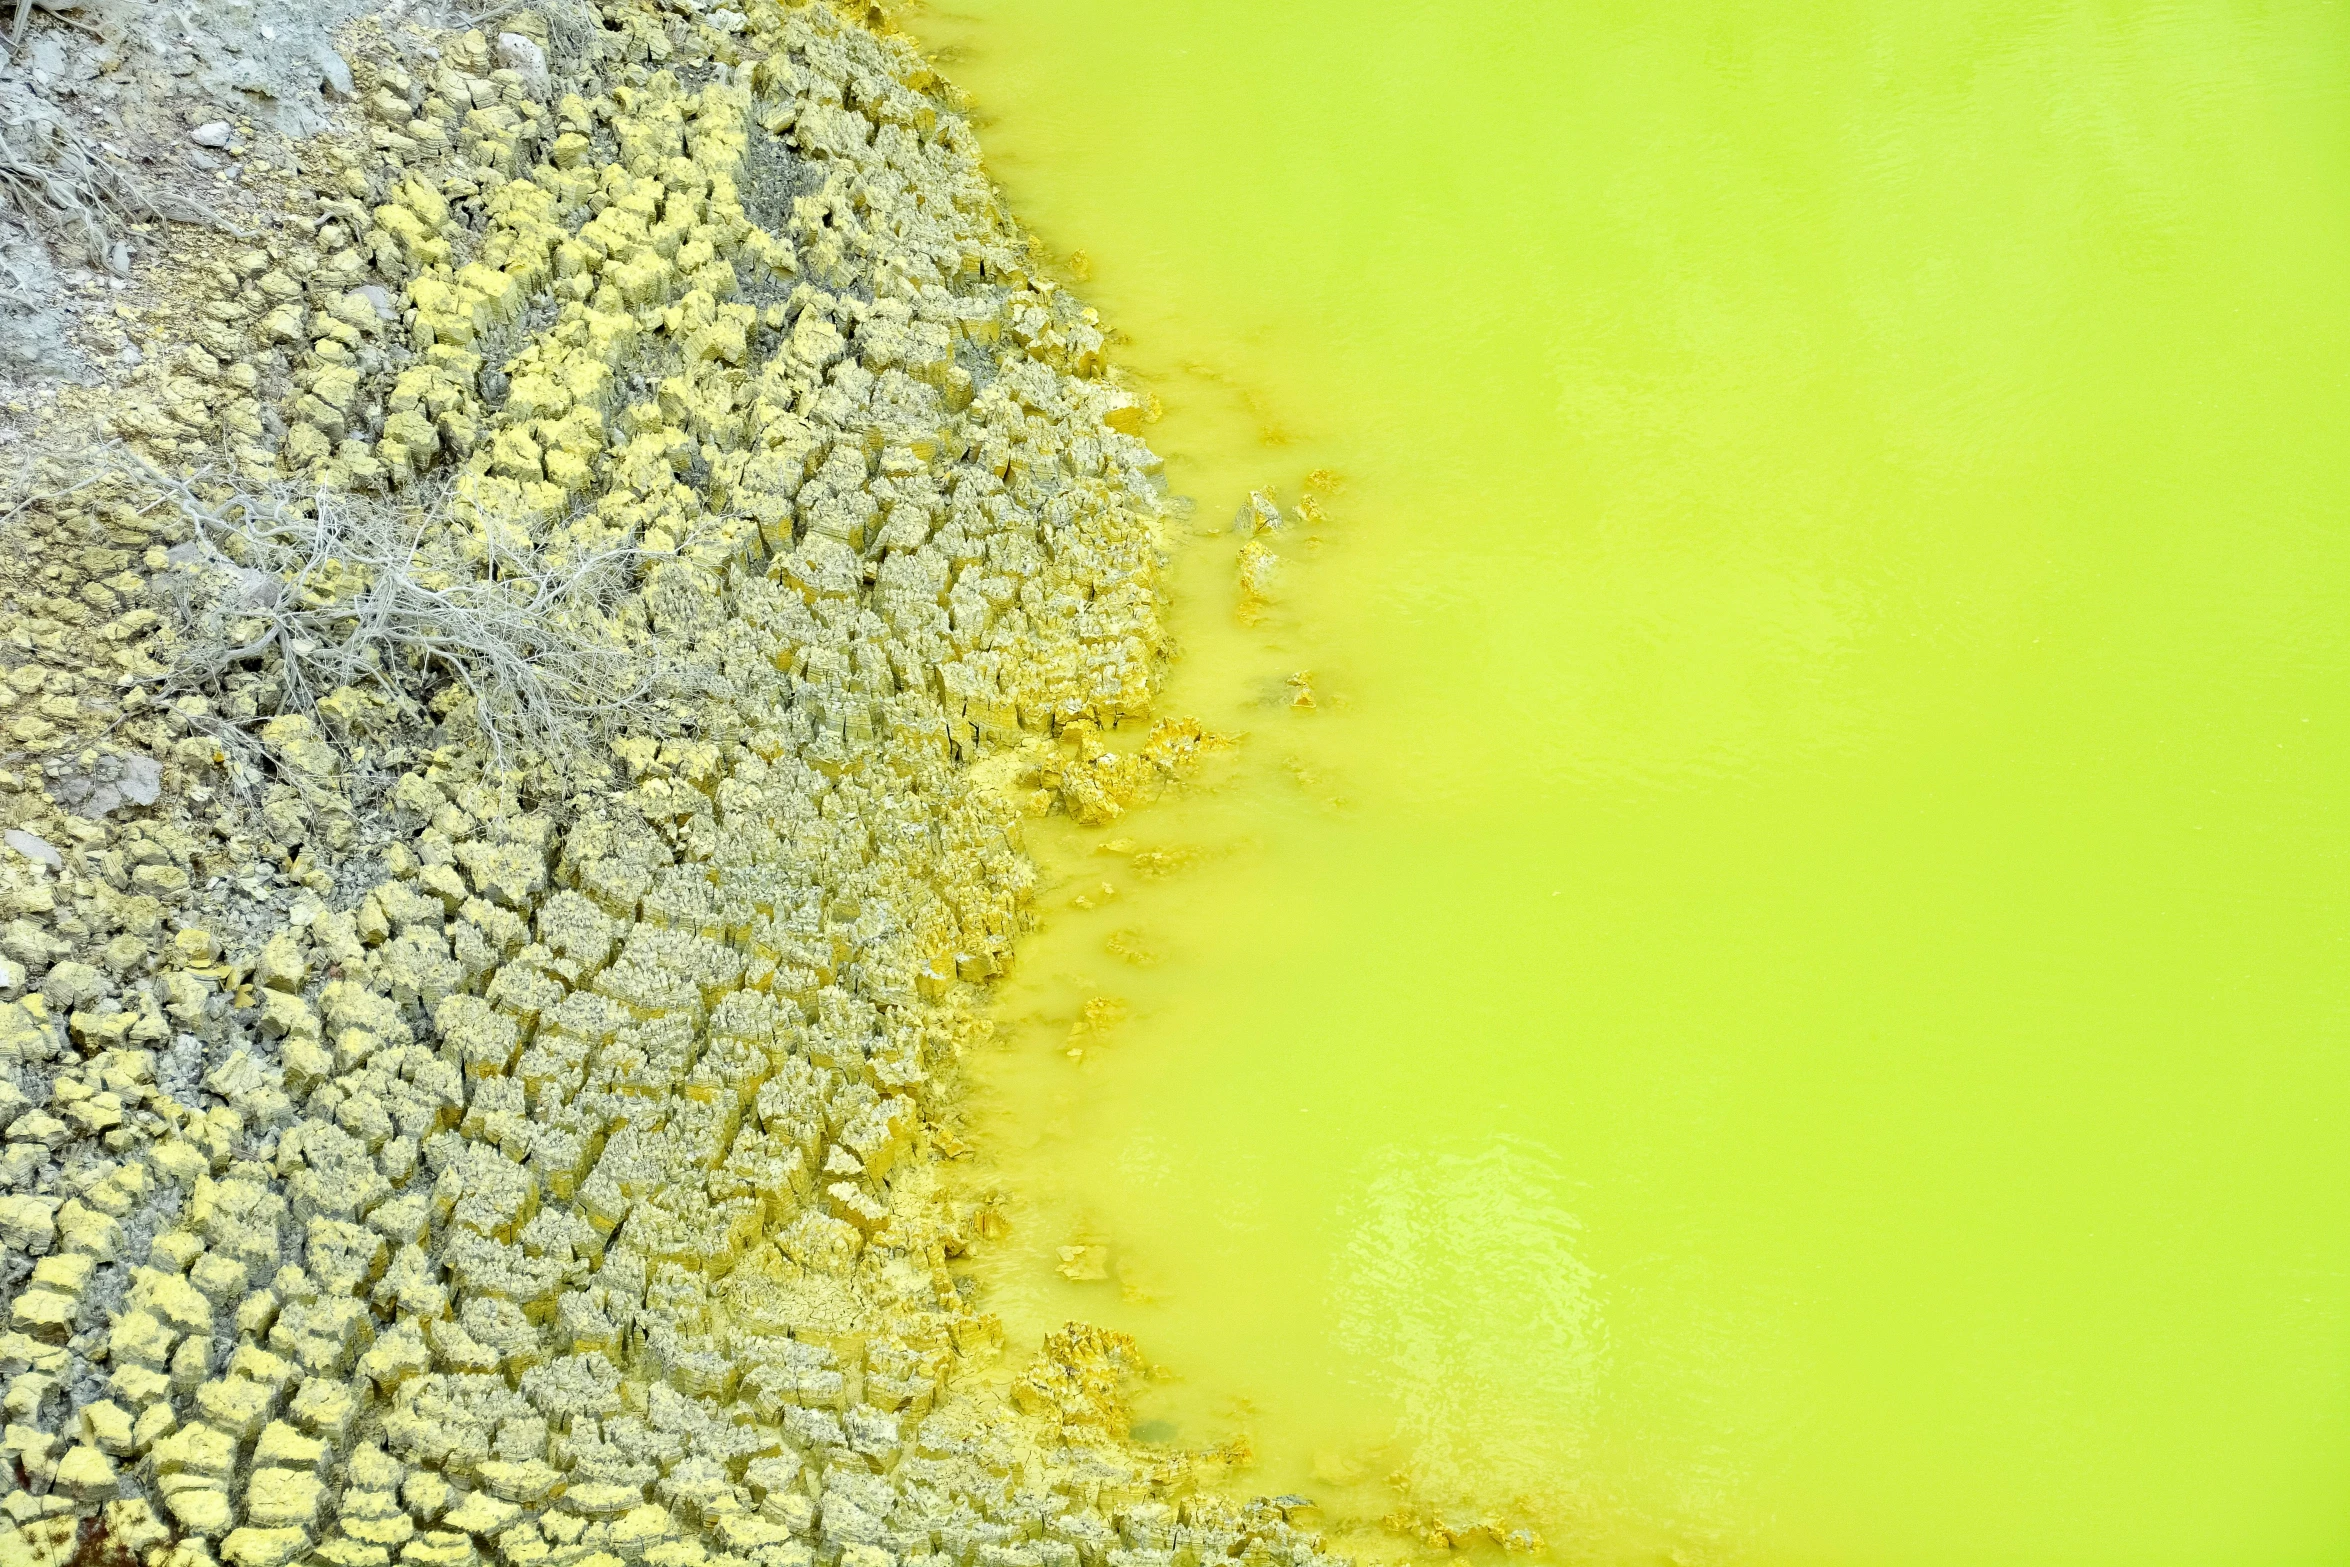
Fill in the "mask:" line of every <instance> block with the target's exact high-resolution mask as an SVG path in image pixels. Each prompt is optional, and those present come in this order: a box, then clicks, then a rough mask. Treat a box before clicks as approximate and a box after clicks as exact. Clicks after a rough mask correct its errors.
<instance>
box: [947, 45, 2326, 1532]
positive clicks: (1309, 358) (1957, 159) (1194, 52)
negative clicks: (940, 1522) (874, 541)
mask: <svg viewBox="0 0 2350 1567" xmlns="http://www.w3.org/2000/svg"><path fill="white" fill-rule="evenodd" d="M909 25H911V26H912V27H913V28H914V29H915V31H916V32H917V34H918V36H919V37H920V38H921V39H922V41H923V42H924V44H925V45H926V46H928V47H931V48H933V49H935V50H937V51H939V52H940V53H941V55H942V58H943V59H944V61H945V62H946V68H947V70H948V71H949V73H950V74H951V75H952V76H953V77H954V78H955V79H956V80H957V81H958V82H959V83H960V84H961V85H962V86H964V87H965V88H967V89H969V90H970V92H971V93H972V95H973V98H974V100H975V102H976V104H977V105H978V108H979V111H980V113H981V116H982V136H983V140H984V142H985V144H986V146H987V148H988V150H989V156H990V159H991V165H990V166H991V169H992V171H993V172H994V173H995V175H996V177H997V178H998V179H999V180H1000V181H1001V182H1002V183H1003V185H1004V186H1005V188H1006V190H1007V192H1008V193H1009V195H1010V197H1011V199H1012V201H1013V203H1014V205H1015V206H1016V207H1017V208H1018V209H1019V210H1020V211H1021V213H1022V214H1023V216H1024V217H1025V218H1026V219H1027V220H1028V221H1029V222H1030V224H1031V225H1032V226H1033V227H1034V228H1035V229H1036V231H1037V232H1038V234H1039V235H1040V237H1041V238H1042V240H1043V242H1044V243H1045V244H1046V245H1047V246H1049V247H1050V248H1051V249H1052V250H1053V251H1054V252H1055V253H1056V254H1058V255H1059V256H1061V257H1063V258H1067V257H1068V256H1069V253H1070V252H1072V251H1077V250H1082V251H1083V252H1084V256H1083V257H1082V258H1081V259H1078V260H1074V261H1068V262H1067V265H1068V267H1069V275H1071V276H1072V277H1074V276H1077V275H1084V276H1085V278H1086V281H1084V282H1083V283H1082V284H1081V285H1078V286H1080V287H1081V288H1082V290H1083V292H1084V293H1085V294H1086V296H1087V298H1088V299H1089V300H1090V301H1091V302H1092V303H1094V304H1096V305H1098V306H1099V307H1100V308H1101V309H1102V312H1103V315H1104V318H1105V320H1106V321H1108V322H1109V323H1110V324H1112V325H1115V326H1117V327H1119V328H1121V329H1123V331H1124V332H1125V333H1126V334H1127V336H1128V337H1129V338H1130V342H1128V343H1127V344H1126V345H1125V346H1124V347H1123V349H1122V350H1121V353H1122V360H1123V363H1124V364H1125V365H1127V366H1128V367H1130V368H1131V369H1132V371H1134V372H1135V373H1136V374H1137V375H1138V376H1140V377H1141V378H1142V383H1141V384H1144V385H1146V386H1147V387H1148V388H1149V389H1150V390H1151V391H1152V392H1153V393H1155V395H1156V396H1157V397H1158V398H1159V399H1160V401H1161V403H1162V404H1163V406H1164V409H1165V417H1164V418H1163V420H1161V421H1160V422H1158V423H1156V424H1154V425H1153V426H1151V427H1150V428H1149V429H1148V430H1147V431H1146V432H1145V433H1146V434H1148V435H1149V436H1150V438H1151V439H1152V440H1153V441H1154V443H1155V444H1157V445H1158V446H1159V447H1160V448H1161V449H1162V450H1163V451H1165V452H1167V453H1168V454H1169V457H1170V466H1169V473H1170V477H1171V481H1172V483H1173V485H1174V487H1175V489H1176V490H1177V491H1179V492H1182V493H1184V494H1188V495H1190V496H1193V497H1196V498H1197V501H1198V509H1197V510H1196V511H1195V512H1194V513H1193V514H1192V515H1191V516H1190V518H1189V520H1188V521H1187V522H1185V523H1184V524H1183V528H1182V531H1183V532H1185V533H1186V534H1187V535H1188V536H1189V537H1188V540H1187V542H1186V543H1185V544H1184V545H1183V546H1182V550H1181V553H1180V555H1179V557H1178V560H1177V564H1176V567H1175V571H1174V577H1173V584H1174V586H1173V608H1172V611H1171V615H1172V624H1173V626H1174V629H1175V631H1176V633H1177V635H1178V638H1179V641H1180V644H1181V656H1180V658H1179V660H1178V662H1177V664H1176V666H1175V668H1174V672H1173V674H1172V676H1171V681H1170V688H1169V692H1168V697H1167V702H1166V704H1165V707H1166V710H1168V711H1179V712H1186V713H1190V714H1194V715H1196V716H1198V717H1200V718H1201V719H1203V720H1204V721H1206V722H1207V723H1208V725H1209V726H1210V727H1211V728H1212V729H1215V730H1219V731H1222V732H1226V733H1231V734H1236V735H1242V736H1244V738H1243V739H1242V740H1241V741H1240V743H1239V744H1238V745H1237V747H1236V748H1235V749H1233V750H1231V751H1229V752H1227V753H1223V754H1221V755H1219V756H1217V757H1215V758H1213V759H1212V761H1211V764H1210V766H1209V767H1208V768H1207V769H1205V770H1204V771H1203V773H1202V774H1201V775H1200V778H1199V780H1198V782H1197V783H1196V784H1195V785H1194V786H1193V787H1191V788H1190V789H1189V790H1188V791H1187V792H1185V793H1183V794H1182V795H1181V796H1180V797H1176V798H1171V799H1168V800H1164V801H1161V802H1160V803H1158V804H1155V805H1151V806H1149V807H1147V808H1143V809H1140V810H1137V811H1135V812H1134V813H1132V814H1130V815H1128V816H1127V817H1125V818H1123V819H1121V820H1119V821H1117V822H1115V823H1113V824H1110V825H1108V826H1103V827H1096V828H1086V827H1081V826H1078V825H1076V824H1075V823H1073V822H1071V821H1070V820H1069V819H1068V818H1066V817H1065V816H1059V815H1056V816H1053V817H1051V818H1048V819H1044V820H1041V821H1038V822H1036V823H1034V824H1032V831H1031V833H1030V841H1031V845H1032V847H1033V849H1034V850H1035V851H1036V853H1037V854H1038V855H1039V857H1040V859H1041V860H1042V862H1043V863H1044V865H1045V867H1046V871H1047V875H1046V879H1045V885H1044V888H1043V890H1042V892H1041V893H1040V904H1039V910H1040V914H1041V922H1040V928H1039V930H1038V931H1037V933H1036V934H1035V935H1034V937H1033V938H1032V939H1031V940H1030V942H1029V944H1028V946H1027V947H1026V949H1025V951H1024V954H1023V957H1022V961H1021V966H1020V968H1019V969H1018V971H1017V972H1016V973H1015V974H1014V975H1013V976H1012V977H1011V979H1010V980H1009V981H1008V982H1007V984H1006V985H1005V987H1004V990H1003V994H1002V997H1001V1001H1000V1006H999V1009H998V1017H999V1029H998V1033H997V1035H996V1037H995V1039H994V1041H993V1042H992V1044H991V1045H990V1046H989V1048H987V1049H985V1050H983V1051H982V1052H980V1053H979V1055H977V1056H976V1057H975V1058H974V1061H973V1071H974V1074H975V1080H976V1082H977V1085H978V1088H977V1092H978V1100H977V1105H978V1114H977V1119H976V1123H975V1124H976V1125H977V1127H978V1135H977V1136H976V1137H975V1138H974V1141H975V1142H976V1143H977V1144H978V1146H979V1147H980V1150H981V1152H980V1154H979V1156H978V1158H977V1159H976V1160H974V1161H973V1163H972V1165H971V1166H970V1167H969V1168H970V1170H971V1180H972V1181H973V1183H974V1188H975V1190H976V1189H979V1188H984V1187H989V1186H991V1184H992V1186H993V1187H994V1188H1000V1190H1001V1191H1002V1192H1003V1193H1005V1194H1006V1196H1005V1198H1004V1205H1003V1207H1002V1210H1001V1215H1002V1217H1003V1218H1004V1220H1005V1221H1006V1222H1007V1223H1008V1225H1009V1231H1008V1233H1006V1234H1003V1235H1002V1237H1001V1238H1000V1239H999V1240H997V1241H996V1242H994V1243H993V1244H992V1245H991V1246H990V1247H988V1248H987V1249H986V1251H985V1254H984V1255H983V1256H982V1258H981V1261H980V1267H981V1270H982V1273H983V1276H984V1278H985V1280H986V1283H987V1285H988V1288H989V1292H990V1293H989V1299H990V1301H991V1302H992V1303H993V1305H994V1307H995V1309H998V1310H1000V1311H1001V1312H1003V1313H1004V1315H1005V1318H1006V1322H1007V1326H1008V1328H1009V1330H1010V1332H1011V1336H1012V1339H1013V1340H1014V1342H1015V1345H1018V1344H1020V1343H1021V1342H1023V1341H1025V1342H1026V1343H1029V1344H1033V1342H1034V1339H1035V1337H1036V1336H1037V1335H1038V1334H1040V1333H1041V1332H1042V1331H1043V1330H1044V1329H1045V1328H1046V1327H1048V1326H1052V1325H1056V1324H1057V1323H1059V1322H1060V1321H1062V1320H1065V1319H1067V1318H1070V1317H1084V1318H1087V1319H1089V1320H1092V1321H1095V1322H1100V1323H1103V1324H1106V1325H1110V1326H1115V1327H1118V1328H1121V1329H1123V1330H1126V1331H1128V1332H1131V1333H1133V1334H1134V1335H1136V1337H1137V1338H1138V1339H1139V1341H1140V1342H1141V1343H1142V1345H1143V1347H1144V1349H1145V1350H1146V1352H1147V1353H1148V1354H1149V1355H1150V1356H1151V1358H1152V1359H1154V1360H1155V1361H1157V1362H1160V1363H1162V1364H1163V1365H1164V1366H1166V1367H1167V1368H1169V1370H1170V1372H1171V1374H1172V1376H1173V1379H1172V1380H1169V1381H1166V1382H1164V1383H1163V1384H1160V1385H1158V1386H1155V1387H1154V1388H1152V1389H1151V1390H1150V1391H1149V1392H1148V1393H1147V1394H1146V1395H1145V1396H1144V1398H1143V1400H1142V1404H1141V1407H1140V1409H1139V1411H1138V1414H1139V1419H1140V1421H1141V1424H1140V1425H1139V1427H1138V1430H1139V1432H1140V1434H1141V1435H1143V1436H1144V1437H1146V1438H1152V1439H1155V1440H1160V1441H1164V1442H1166V1443H1168V1444H1170V1445H1171V1446H1174V1447H1185V1448H1195V1449H1196V1448H1203V1447H1210V1446H1214V1445H1217V1444H1224V1443H1230V1442H1231V1441H1233V1439H1234V1438H1236V1437H1238V1436H1241V1435H1243V1434H1245V1436H1246V1438H1247V1445H1248V1446H1249V1448H1250V1449H1252V1450H1253V1454H1254V1466H1253V1467H1252V1468H1245V1469H1236V1470H1235V1471H1234V1473H1233V1474H1232V1477H1231V1484H1233V1485H1234V1486H1236V1487H1239V1488H1242V1489H1247V1490H1258V1491H1296V1492H1300V1493H1303V1494H1305V1495H1309V1496H1312V1497H1314V1498H1315V1499H1316V1500H1317V1501H1319V1502H1320V1503H1321V1504H1322V1507H1323V1517H1324V1520H1325V1522H1327V1523H1329V1524H1331V1525H1332V1526H1333V1527H1334V1528H1337V1529H1339V1530H1340V1531H1341V1533H1342V1534H1343V1533H1344V1532H1345V1531H1346V1530H1347V1529H1348V1528H1349V1527H1351V1524H1352V1523H1353V1522H1354V1521H1368V1522H1373V1523H1375V1521H1376V1520H1377V1519H1378V1518H1379V1517H1381V1516H1382V1515H1384V1514H1397V1515H1399V1518H1398V1521H1399V1523H1405V1524H1409V1525H1410V1527H1411V1528H1412V1529H1414V1530H1416V1531H1417V1532H1418V1533H1420V1534H1421V1535H1423V1536H1425V1535H1427V1534H1429V1533H1430V1532H1431V1530H1433V1529H1436V1528H1445V1527H1450V1528H1453V1529H1455V1530H1456V1532H1459V1531H1466V1533H1465V1539H1466V1540H1467V1541H1468V1542H1471V1543H1473V1542H1475V1541H1478V1540H1483V1539H1489V1538H1490V1536H1488V1535H1482V1534H1478V1533H1476V1532H1475V1531H1474V1530H1471V1529H1470V1527H1469V1526H1470V1525H1473V1524H1475V1523H1476V1522H1477V1521H1478V1520H1480V1519H1490V1520H1492V1521H1494V1523H1495V1524H1496V1525H1497V1526H1499V1527H1500V1528H1501V1531H1502V1532H1506V1531H1507V1529H1508V1528H1516V1527H1519V1526H1530V1527H1533V1528H1536V1529H1538V1530H1539V1532H1540V1533H1541V1534H1542V1535H1543V1536H1544V1538H1545V1539H1546V1540H1547V1541H1548V1550H1549V1552H1550V1554H1551V1555H1553V1556H1554V1557H1557V1558H1560V1559H1574V1560H1593V1561H1601V1562H1613V1561H1650V1560H1676V1561H1714V1560H1743V1561H1756V1562H1810V1561H1834V1562H1855V1563H1894V1562H1913V1561H1914V1562H1988V1561H2047V1562H2131V1563H2147V1562H2195V1563H2203V1562H2245V1563H2284V1562H2338V1561H2342V1560H2345V1559H2350V1427H2346V1425H2345V1421H2346V1420H2350V1309H2346V1308H2350V1273H2346V1266H2350V1008H2346V992H2345V974H2346V972H2350V943H2346V940H2345V938H2346V937H2350V840H2346V835H2345V811H2344V806H2345V793H2346V790H2350V728H2346V726H2350V455H2346V454H2350V390H2346V389H2350V330H2346V327H2350V12H2345V10H2344V8H2343V7H2342V6H2341V5H2339V4H2337V3H2320V0H2272V3H2266V4H2256V3H2242V4H2227V3H2210V4H2184V3H2171V4H2159V5H2142V6H2128V5H2111V4H2104V3H2084V0H2045V3H2030V4H2026V3H2015V0H2001V3H1996V4H1980V3H1978V4H1964V3H1961V4H1949V5H1903V4H1891V5H1874V6H1861V5H1850V4H1843V3H1830V4H1821V5H1806V6H1764V5H1757V4H1751V3H1736V0H1699V3H1697V4H1692V5H1678V6H1657V5H1637V4H1629V3H1616V0H1595V3H1582V0H1577V3H1564V4H1557V3H1554V4H1540V5H1536V4H1526V3H1519V0H1501V3H1496V4H1488V5H1481V6H1468V5H1431V4H1425V3H1418V4H1407V3H1401V0H1374V3H1364V0H1353V3H1349V4H1344V5H1341V4H1334V3H1328V0H1296V3H1292V4H1289V5H1279V6H1274V5H1265V4H1261V3H1254V0H1252V3H1246V4H1244V3H1240V0H1129V3H1127V4H1123V5H1118V6H1103V5H1099V4H1088V3H1080V0H939V3H938V4H935V5H933V6H932V7H931V8H930V9H928V10H926V11H922V12H918V13H916V14H915V15H914V16H913V17H912V18H911V19H910V23H909ZM1316 470H1321V471H1322V474H1323V476H1322V477H1321V478H1320V479H1318V480H1316V481H1314V485H1313V487H1312V488H1308V486H1307V476H1308V475H1309V474H1310V473H1313V472H1315V471H1316ZM1266 486H1273V487H1275V488H1276V489H1277V492H1278V493H1277V499H1278V500H1279V502H1280V504H1281V505H1282V507H1283V508H1284V510H1285V511H1286V512H1288V513H1289V516H1288V518H1287V521H1286V525H1285V526H1283V527H1282V528H1280V529H1279V530H1277V531H1273V532H1269V533H1266V534H1264V535H1262V538H1261V542H1262V543H1263V544H1266V545H1269V546H1270V547H1271V548H1272V549H1273V551H1274V552H1275V553H1276V554H1277V555H1278V557H1279V559H1280V565H1279V568H1278V576H1277V580H1276V581H1275V582H1273V584H1272V586H1273V589H1274V591H1275V592H1276V593H1277V595H1278V597H1277V599H1276V601H1275V602H1273V603H1271V604H1270V605H1268V606H1265V607H1264V608H1262V609H1261V610H1260V611H1258V612H1256V613H1254V614H1247V613H1243V607H1242V605H1241V602H1240V598H1239V595H1238V591H1237V586H1236V554H1237V552H1238V551H1239V549H1240V546H1241V542H1242V535H1240V534H1236V533H1234V532H1233V531H1232V516H1233V512H1234V509H1235V507H1236V506H1238V505H1239V504H1240V503H1241V502H1242V500H1243V499H1244V498H1245V496H1246V493H1247V491H1248V490H1249V489H1250V488H1252V487H1255V488H1263V487H1266ZM1308 498H1310V499H1312V500H1313V501H1314V502H1315V503H1316V505H1315V507H1314V509H1315V510H1317V511H1318V512H1319V514H1320V515H1319V520H1315V519H1314V518H1313V517H1308V516H1300V515H1298V514H1297V507H1298V503H1299V502H1300V501H1301V499H1308ZM1309 671H1310V674H1309V673H1308V672H1309ZM1309 696H1310V700H1311V705H1310V706H1306V705H1300V704H1301V701H1302V700H1304V699H1306V698H1307V697H1309ZM1136 738H1138V737H1131V736H1130V737H1124V738H1123V739H1121V740H1119V741H1118V743H1120V744H1127V745H1131V743H1132V742H1133V740H1134V739H1136ZM1012 1358H1014V1359H1016V1358H1018V1357H1017V1356H1014V1357H1012ZM1228 1451H1229V1452H1231V1454H1232V1455H1233V1456H1234V1457H1235V1458H1236V1459H1237V1458H1238V1457H1239V1456H1240V1455H1239V1450H1238V1449H1237V1448H1230V1449H1228ZM1347 1538H1349V1539H1351V1540H1353V1541H1355V1542H1356V1543H1358V1544H1361V1545H1362V1546H1363V1548H1364V1549H1366V1550H1369V1551H1374V1552H1375V1551H1376V1550H1378V1549H1380V1548H1381V1547H1380V1545H1379V1542H1380V1541H1383V1540H1384V1541H1388V1542H1390V1545H1395V1544H1397V1543H1398V1539H1399V1537H1397V1536H1394V1535H1391V1534H1388V1533H1385V1532H1383V1531H1381V1530H1379V1529H1377V1528H1376V1527H1365V1528H1364V1529H1363V1530H1361V1531H1360V1532H1359V1533H1357V1534H1352V1535H1348V1536H1347ZM1521 1543H1523V1542H1521ZM1414 1548H1415V1549H1417V1548H1419V1547H1416V1546H1415V1547H1414Z"/></svg>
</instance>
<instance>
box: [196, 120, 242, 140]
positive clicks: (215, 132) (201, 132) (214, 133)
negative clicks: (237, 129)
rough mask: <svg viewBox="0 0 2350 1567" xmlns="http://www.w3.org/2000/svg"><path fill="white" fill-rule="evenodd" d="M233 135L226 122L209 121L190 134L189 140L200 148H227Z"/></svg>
mask: <svg viewBox="0 0 2350 1567" xmlns="http://www.w3.org/2000/svg"><path fill="white" fill-rule="evenodd" d="M232 134H233V133H232V132H231V131H230V129H229V123H228V121H226V120H207V121H205V122H204V123H203V124H202V125H199V126H197V127H196V128H195V129H194V130H192V131H190V132H188V140H190V141H192V142H194V143H195V144H196V145H197V146H199V147H225V146H227V145H228V141H229V137H230V136H231V135H232Z"/></svg>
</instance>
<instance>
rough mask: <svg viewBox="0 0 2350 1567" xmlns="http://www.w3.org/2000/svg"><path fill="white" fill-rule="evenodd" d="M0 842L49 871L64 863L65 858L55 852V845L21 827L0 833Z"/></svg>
mask: <svg viewBox="0 0 2350 1567" xmlns="http://www.w3.org/2000/svg"><path fill="white" fill-rule="evenodd" d="M0 842H5V843H6V844H7V845H8V846H9V847H10V848H11V849H14V850H15V851H16V852H17V853H19V854H21V855H23V856H24V857H25V858H26V859H28V860H39V861H40V862H41V863H42V864H43V865H46V866H48V867H49V868H50V869H51V870H55V869H56V868H57V867H58V866H60V865H63V864H64V863H65V856H64V855H62V854H59V853H58V852H57V846H56V845H55V844H53V843H51V842H50V841H49V840H48V839H46V838H44V837H42V836H41V835H40V834H38V833H30V832H26V831H25V830H24V829H23V828H22V827H11V828H9V829H8V831H7V832H5V833H0Z"/></svg>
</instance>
